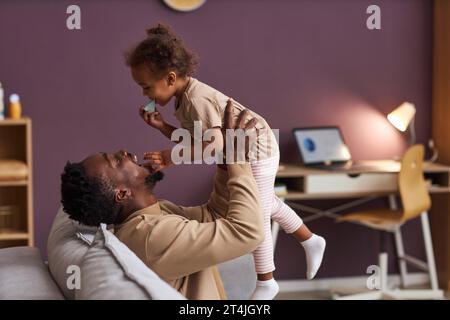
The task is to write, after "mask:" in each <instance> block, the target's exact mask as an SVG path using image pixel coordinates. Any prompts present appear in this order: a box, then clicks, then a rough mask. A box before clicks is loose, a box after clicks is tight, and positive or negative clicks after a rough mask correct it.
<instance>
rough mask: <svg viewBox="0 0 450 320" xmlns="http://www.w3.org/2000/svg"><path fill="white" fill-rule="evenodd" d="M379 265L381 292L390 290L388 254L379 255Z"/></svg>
mask: <svg viewBox="0 0 450 320" xmlns="http://www.w3.org/2000/svg"><path fill="white" fill-rule="evenodd" d="M378 265H379V267H380V291H381V292H384V291H387V290H388V254H387V253H386V252H381V253H380V254H379V255H378Z"/></svg>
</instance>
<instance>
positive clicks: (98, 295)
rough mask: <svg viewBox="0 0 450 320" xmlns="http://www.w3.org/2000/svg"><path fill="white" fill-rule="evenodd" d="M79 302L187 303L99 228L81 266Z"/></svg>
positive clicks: (77, 295)
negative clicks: (172, 301) (141, 301)
mask: <svg viewBox="0 0 450 320" xmlns="http://www.w3.org/2000/svg"><path fill="white" fill-rule="evenodd" d="M75 298H76V299H89V300H91V299H106V300H123V299H127V300H148V299H153V300H159V299H166V300H180V299H186V298H185V297H184V296H182V295H181V294H180V293H179V292H178V291H176V290H175V289H173V288H172V287H171V286H169V285H168V284H167V283H166V282H165V281H163V280H162V279H161V278H159V277H158V275H157V274H156V273H155V272H153V271H152V270H151V269H149V268H148V267H147V266H146V265H145V264H144V263H143V262H142V261H141V259H139V258H138V257H137V256H136V255H135V254H134V253H133V252H132V251H131V250H130V249H129V248H128V247H127V246H126V245H125V244H123V243H122V242H121V241H120V240H119V239H117V238H116V236H115V235H114V234H112V233H111V232H110V231H108V230H107V229H106V226H105V225H101V227H100V228H99V230H98V232H97V234H96V236H95V240H94V243H93V244H92V246H91V247H90V248H89V249H88V251H87V253H86V254H85V256H84V259H83V262H82V264H81V288H80V290H77V291H76V294H75Z"/></svg>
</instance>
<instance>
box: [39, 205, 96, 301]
mask: <svg viewBox="0 0 450 320" xmlns="http://www.w3.org/2000/svg"><path fill="white" fill-rule="evenodd" d="M93 229H94V230H95V231H96V230H97V228H93ZM80 230H81V231H83V232H85V233H87V232H89V230H92V227H83V226H81V225H80V224H79V223H78V222H76V221H73V220H72V219H70V218H69V216H68V215H67V213H65V212H64V211H63V210H62V208H61V207H60V208H59V210H58V213H57V214H56V217H55V220H54V221H53V225H52V228H51V229H50V234H49V236H48V242H47V255H48V265H49V268H50V271H51V274H52V276H53V278H54V279H55V281H56V283H57V284H58V286H59V288H60V289H61V291H62V292H63V294H64V296H65V297H66V298H67V299H75V291H76V290H78V289H76V288H74V289H69V288H72V286H68V285H67V281H68V280H69V281H70V277H71V276H72V275H73V273H72V272H71V269H68V268H69V267H70V266H76V267H79V268H80V267H81V263H82V261H83V257H84V255H85V254H86V252H87V250H88V248H89V244H88V242H87V241H82V240H80V239H78V237H77V236H76V234H77V233H78V232H80ZM95 231H91V232H93V233H95Z"/></svg>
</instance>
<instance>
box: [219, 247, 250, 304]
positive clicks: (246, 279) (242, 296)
mask: <svg viewBox="0 0 450 320" xmlns="http://www.w3.org/2000/svg"><path fill="white" fill-rule="evenodd" d="M219 272H220V276H221V277H222V281H223V285H224V287H225V291H226V293H227V297H228V299H229V300H248V299H250V296H251V294H252V293H253V291H254V290H255V286H256V272H255V264H254V262H253V256H252V255H251V254H246V255H243V256H241V257H239V258H236V259H233V260H230V261H227V262H224V263H222V264H220V265H219Z"/></svg>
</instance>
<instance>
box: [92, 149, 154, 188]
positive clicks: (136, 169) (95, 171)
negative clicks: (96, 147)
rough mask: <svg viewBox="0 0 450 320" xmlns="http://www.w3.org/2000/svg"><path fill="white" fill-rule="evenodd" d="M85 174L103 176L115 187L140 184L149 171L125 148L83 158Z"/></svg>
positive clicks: (128, 186)
mask: <svg viewBox="0 0 450 320" xmlns="http://www.w3.org/2000/svg"><path fill="white" fill-rule="evenodd" d="M83 166H84V168H85V170H86V174H87V175H88V176H91V177H105V178H107V179H109V180H110V181H112V182H113V183H114V184H115V185H116V186H117V188H130V189H132V188H133V187H138V186H141V185H143V184H144V183H145V178H146V177H147V176H149V175H150V174H151V173H150V171H149V170H148V169H147V168H146V167H144V166H141V165H139V164H138V163H137V157H136V155H134V154H131V153H128V152H127V151H125V150H119V151H117V152H116V153H105V152H100V153H97V154H94V155H92V156H89V157H88V158H86V159H85V160H83Z"/></svg>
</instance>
